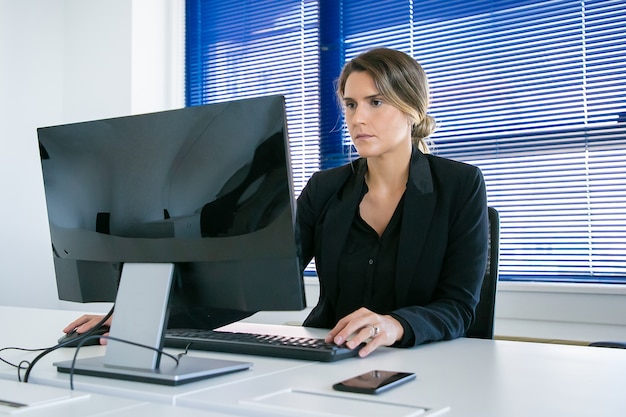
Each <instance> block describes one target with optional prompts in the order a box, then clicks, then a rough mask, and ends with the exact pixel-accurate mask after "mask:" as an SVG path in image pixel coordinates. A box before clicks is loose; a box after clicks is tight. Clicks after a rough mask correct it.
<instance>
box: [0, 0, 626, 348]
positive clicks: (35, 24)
mask: <svg viewBox="0 0 626 417" xmlns="http://www.w3.org/2000/svg"><path fill="white" fill-rule="evenodd" d="M181 6H182V0H107V1H102V0H0V143H1V144H2V152H0V193H1V194H0V195H1V202H0V230H2V235H1V236H2V237H1V240H0V242H1V245H0V305H15V306H34V307H44V308H79V309H85V308H86V307H85V306H76V305H68V304H69V303H64V302H60V301H58V300H57V295H56V284H55V279H54V273H53V266H52V256H51V251H50V243H49V232H48V226H47V220H46V212H45V203H44V195H43V185H42V180H41V169H40V165H39V157H38V149H37V138H36V128H37V127H39V126H46V125H53V124H60V123H69V122H74V121H80V120H90V119H97V118H104V117H111V116H120V115H127V114H136V113H145V112H150V111H158V110H165V109H170V108H176V107H181V106H182V105H183V98H182V59H183V49H182V45H181V43H180V39H181V38H180V37H178V36H177V35H180V34H181V31H182V18H183V15H182V9H181ZM306 284H307V297H308V299H309V305H312V304H314V303H315V301H316V299H317V291H318V290H317V284H316V282H315V280H314V279H307V282H306ZM100 307H102V308H105V306H92V305H90V306H89V307H88V308H89V309H91V310H98V309H99V308H100ZM305 313H306V312H300V313H298V314H294V315H293V318H294V320H297V319H301V318H303V317H304V314H305ZM266 316H267V317H272V318H271V320H279V321H280V320H283V319H284V315H280V317H279V318H275V316H272V315H271V314H270V315H266ZM496 333H497V334H498V335H501V336H514V337H536V338H553V339H565V340H579V341H590V340H601V339H615V340H626V286H606V285H605V286H602V285H564V284H559V285H552V284H533V283H519V284H515V283H502V284H501V285H500V289H499V291H498V302H497V306H496Z"/></svg>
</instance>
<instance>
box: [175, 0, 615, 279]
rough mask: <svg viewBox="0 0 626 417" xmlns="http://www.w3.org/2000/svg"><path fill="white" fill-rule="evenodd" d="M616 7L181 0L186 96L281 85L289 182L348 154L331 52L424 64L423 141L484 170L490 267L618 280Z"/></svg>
mask: <svg viewBox="0 0 626 417" xmlns="http://www.w3.org/2000/svg"><path fill="white" fill-rule="evenodd" d="M625 3H626V2H625V1H624V0H585V1H581V0H548V1H546V0H543V1H538V0H501V1H497V2H494V1H492V0H463V1H459V0H448V1H445V2H444V1H415V0H413V1H411V0H388V1H384V2H381V1H378V0H342V1H341V2H335V1H330V0H320V1H298V0H292V1H286V0H283V1H273V2H271V7H268V4H267V3H265V2H248V1H242V2H223V1H206V0H205V1H200V0H188V2H187V55H186V66H187V69H186V74H187V104H188V105H195V104H202V103H205V102H212V101H221V100H226V99H231V98H239V97H246V96H253V95H261V94H268V93H281V94H285V95H286V97H287V106H288V118H289V127H290V136H291V141H292V159H293V160H294V161H295V162H294V176H295V177H296V178H297V184H296V187H297V189H298V191H299V190H300V189H301V187H303V185H304V183H305V181H306V180H307V179H308V177H309V176H310V175H311V173H312V172H314V171H316V170H317V169H318V168H320V167H322V168H328V167H332V166H336V165H340V164H342V163H345V162H347V161H348V160H349V159H351V158H354V157H356V155H355V154H354V153H352V152H353V151H351V146H350V141H349V138H348V136H347V132H345V129H344V131H343V132H339V133H340V134H337V131H338V130H340V129H338V126H339V125H340V123H341V122H340V115H339V113H338V111H337V108H336V102H335V100H334V97H333V94H334V91H333V85H334V81H335V79H336V77H337V76H338V73H339V70H340V69H341V66H342V65H343V63H344V62H345V61H346V60H348V59H351V58H352V57H354V56H355V55H356V54H358V53H360V52H363V51H365V50H367V49H370V48H372V47H375V46H386V47H391V48H396V49H400V50H403V51H405V52H407V53H409V54H411V55H412V56H414V57H415V58H416V59H417V60H418V61H420V63H421V64H422V65H423V66H424V68H425V70H426V72H427V73H428V74H429V78H430V82H431V90H432V106H431V114H432V115H433V116H435V118H436V119H437V120H438V121H439V123H440V127H439V129H438V131H437V132H436V133H435V134H434V135H433V138H432V139H433V140H434V142H435V149H434V152H435V153H437V154H439V155H441V156H444V157H448V158H452V159H457V160H461V161H465V162H468V163H471V164H474V165H477V166H479V167H480V168H481V169H482V171H483V173H484V175H485V180H486V183H487V189H488V199H489V204H490V205H492V206H494V207H495V208H497V209H498V210H499V212H500V215H501V259H500V275H501V277H502V278H503V279H515V280H548V281H583V282H603V283H609V282H622V283H624V282H626V242H625V241H626V239H624V238H625V237H626V174H625V171H626V170H624V169H623V167H624V166H625V165H626V151H625V150H624V149H626V146H625V145H626V70H625V68H626V65H625V63H626V39H625V38H626V34H625V31H624V29H623V28H624V27H626V5H625ZM322 98H323V100H322Z"/></svg>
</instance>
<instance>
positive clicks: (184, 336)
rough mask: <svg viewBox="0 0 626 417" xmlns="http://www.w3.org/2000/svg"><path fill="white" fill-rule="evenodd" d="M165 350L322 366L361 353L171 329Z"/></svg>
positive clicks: (313, 343)
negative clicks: (203, 352) (237, 355)
mask: <svg viewBox="0 0 626 417" xmlns="http://www.w3.org/2000/svg"><path fill="white" fill-rule="evenodd" d="M165 346H166V347H174V348H183V349H184V348H186V347H189V349H196V350H208V351H213V352H227V353H240V354H247V355H259V356H272V357H278V358H285V359H304V360H311V361H320V362H334V361H338V360H341V359H345V358H350V357H353V356H356V355H357V353H358V348H357V349H354V350H351V349H348V348H347V347H345V346H337V345H335V344H333V343H326V342H325V341H324V339H317V338H310V337H290V336H276V335H268V334H255V333H234V332H225V331H215V330H194V329H168V330H167V332H166V334H165Z"/></svg>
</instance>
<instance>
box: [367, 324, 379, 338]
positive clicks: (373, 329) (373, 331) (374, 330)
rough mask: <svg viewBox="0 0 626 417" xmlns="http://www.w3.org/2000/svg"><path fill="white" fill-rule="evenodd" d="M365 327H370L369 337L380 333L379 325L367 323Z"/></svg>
mask: <svg viewBox="0 0 626 417" xmlns="http://www.w3.org/2000/svg"><path fill="white" fill-rule="evenodd" d="M367 327H369V329H370V337H376V336H378V335H379V334H380V327H378V326H374V325H371V324H368V325H367Z"/></svg>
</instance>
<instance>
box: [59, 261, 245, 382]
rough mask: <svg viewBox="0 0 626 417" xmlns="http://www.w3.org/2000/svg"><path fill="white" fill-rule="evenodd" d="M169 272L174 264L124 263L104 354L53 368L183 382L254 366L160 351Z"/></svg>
mask: <svg viewBox="0 0 626 417" xmlns="http://www.w3.org/2000/svg"><path fill="white" fill-rule="evenodd" d="M173 276H174V265H173V264H169V263H145V264H144V263H126V264H124V266H123V268H122V276H121V278H120V286H119V289H118V292H117V297H116V299H115V314H114V316H113V321H112V323H111V330H110V334H109V336H110V337H111V339H109V340H108V343H107V348H106V353H105V356H102V357H95V358H85V359H77V360H76V361H63V362H55V363H54V365H55V366H56V367H57V370H58V371H59V372H63V373H74V374H82V375H91V376H101V377H106V378H115V379H124V380H131V381H141V382H149V383H154V384H162V385H181V384H185V383H188V382H193V381H198V380H201V379H206V378H210V377H213V376H216V375H221V374H225V373H230V372H235V371H241V370H245V369H249V368H250V367H251V366H252V364H251V363H249V362H239V361H228V360H217V359H209V358H200V357H190V356H188V355H183V356H181V357H180V359H179V362H178V364H177V363H176V361H175V360H174V359H173V358H170V357H168V356H166V355H162V354H161V353H159V352H160V350H161V348H162V346H163V335H164V332H165V328H166V324H167V305H168V302H169V299H170V292H171V288H172V280H173ZM125 341H128V342H131V343H125ZM137 344H141V345H143V346H144V347H140V346H137ZM146 346H147V347H146ZM148 347H149V348H148Z"/></svg>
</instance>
